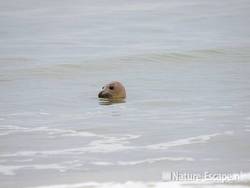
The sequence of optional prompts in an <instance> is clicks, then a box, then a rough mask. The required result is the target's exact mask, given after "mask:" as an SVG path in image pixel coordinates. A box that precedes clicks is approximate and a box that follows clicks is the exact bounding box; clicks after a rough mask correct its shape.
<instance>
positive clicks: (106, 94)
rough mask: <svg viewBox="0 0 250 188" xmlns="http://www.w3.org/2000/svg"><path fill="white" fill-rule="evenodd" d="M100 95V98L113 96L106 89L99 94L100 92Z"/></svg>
mask: <svg viewBox="0 0 250 188" xmlns="http://www.w3.org/2000/svg"><path fill="white" fill-rule="evenodd" d="M98 97H99V98H108V99H109V98H112V95H111V94H110V93H106V92H104V91H101V92H100V93H99V94H98Z"/></svg>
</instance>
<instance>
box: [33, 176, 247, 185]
mask: <svg viewBox="0 0 250 188" xmlns="http://www.w3.org/2000/svg"><path fill="white" fill-rule="evenodd" d="M249 185H250V173H242V174H241V175H240V179H239V180H235V181H234V180H233V181H230V182H229V183H224V184H223V183H218V182H216V181H215V182H214V181H212V182H211V181H204V182H195V181H189V182H188V181H186V182H176V181H173V182H172V181H171V182H164V181H158V182H142V181H127V182H122V183H121V182H103V183H99V182H83V183H73V184H57V185H47V186H46V185H45V186H37V187H29V188H85V187H87V188H135V187H136V188H166V187H171V188H185V187H186V188H195V187H199V188H210V187H216V188H245V187H248V186H249Z"/></svg>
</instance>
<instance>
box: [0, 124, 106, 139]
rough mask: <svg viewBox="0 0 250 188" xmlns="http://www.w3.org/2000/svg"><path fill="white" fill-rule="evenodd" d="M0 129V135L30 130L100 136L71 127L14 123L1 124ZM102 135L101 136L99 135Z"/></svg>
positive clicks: (53, 133)
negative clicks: (16, 124) (27, 125)
mask: <svg viewBox="0 0 250 188" xmlns="http://www.w3.org/2000/svg"><path fill="white" fill-rule="evenodd" d="M0 130H4V132H1V133H0V136H5V135H10V134H15V133H30V132H45V133H47V134H48V135H52V136H82V137H100V136H101V135H97V134H95V133H91V132H86V131H78V130H71V129H56V128H49V127H35V128H27V127H20V126H14V125H2V126H1V127H0ZM101 137H102V136H101Z"/></svg>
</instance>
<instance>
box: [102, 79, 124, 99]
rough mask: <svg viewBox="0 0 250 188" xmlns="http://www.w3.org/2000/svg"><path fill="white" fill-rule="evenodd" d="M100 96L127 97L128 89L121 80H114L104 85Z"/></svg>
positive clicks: (108, 97)
mask: <svg viewBox="0 0 250 188" xmlns="http://www.w3.org/2000/svg"><path fill="white" fill-rule="evenodd" d="M98 97H99V98H105V99H125V98H126V90H125V88H124V86H123V85H122V83H121V82H118V81H112V82H110V83H109V84H106V85H105V86H103V87H102V91H101V92H100V93H99V94H98Z"/></svg>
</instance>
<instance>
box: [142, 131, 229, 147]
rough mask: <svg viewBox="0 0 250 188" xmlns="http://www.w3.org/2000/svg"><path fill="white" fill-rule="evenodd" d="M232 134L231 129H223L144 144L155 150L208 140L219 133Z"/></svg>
mask: <svg viewBox="0 0 250 188" xmlns="http://www.w3.org/2000/svg"><path fill="white" fill-rule="evenodd" d="M232 134H233V131H225V132H224V133H214V134H208V135H200V136H195V137H189V138H184V139H179V140H175V141H170V142H166V143H160V144H151V145H148V146H145V148H147V149H153V150H155V149H156V150H165V149H168V148H170V147H175V146H183V145H190V144H201V143H206V142H207V141H208V140H210V139H211V138H213V137H216V136H220V135H232Z"/></svg>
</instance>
